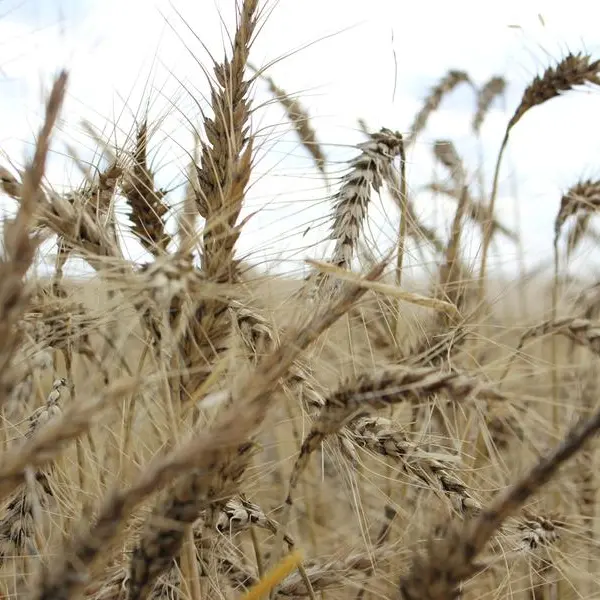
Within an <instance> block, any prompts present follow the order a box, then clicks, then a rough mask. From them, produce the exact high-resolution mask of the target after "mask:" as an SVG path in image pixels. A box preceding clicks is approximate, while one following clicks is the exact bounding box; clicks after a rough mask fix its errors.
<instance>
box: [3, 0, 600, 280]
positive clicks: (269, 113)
mask: <svg viewBox="0 0 600 600" xmlns="http://www.w3.org/2000/svg"><path fill="white" fill-rule="evenodd" d="M263 5H264V4H263ZM265 10H266V11H268V12H269V13H270V14H269V16H268V18H267V19H266V20H264V22H263V26H262V29H261V31H260V32H259V34H258V36H257V38H256V43H255V46H254V48H253V50H252V55H251V58H252V60H253V62H254V63H256V64H258V65H259V66H264V65H266V64H269V63H270V62H272V61H275V63H274V64H273V65H272V66H271V67H270V68H269V71H268V73H269V74H270V75H271V76H272V77H273V78H274V79H275V81H276V82H277V83H278V85H279V86H281V87H283V88H284V89H286V91H288V92H290V93H293V94H296V95H299V96H300V97H301V99H302V101H303V104H304V105H305V107H306V108H307V109H308V110H309V112H310V114H311V116H312V118H313V123H314V125H315V127H316V129H317V135H318V137H319V140H320V141H322V142H323V144H324V146H325V149H326V152H327V155H328V157H329V158H330V159H331V161H332V163H334V164H333V166H332V167H331V169H330V172H331V173H332V175H335V174H336V173H339V172H341V169H342V168H343V161H345V160H347V159H348V158H351V157H352V156H353V151H352V145H353V144H356V143H357V142H359V141H361V140H362V139H363V138H362V136H361V134H360V132H359V130H358V126H357V119H359V118H363V119H365V120H366V122H367V123H368V125H369V126H370V127H371V128H373V129H379V128H380V127H381V126H386V127H389V128H392V129H398V130H400V131H406V130H407V129H408V127H409V125H410V123H411V121H412V119H413V117H414V115H415V113H416V111H417V110H418V109H419V107H420V105H421V102H422V99H423V98H424V96H425V95H426V94H427V91H428V89H429V88H430V87H431V86H432V85H433V84H434V83H435V82H436V81H437V80H438V79H439V78H440V77H441V76H442V75H443V74H444V73H445V72H446V71H447V70H448V69H450V68H460V69H464V70H466V71H467V72H468V73H469V74H470V76H471V77H472V79H473V80H474V81H475V82H476V83H477V84H483V83H484V82H485V81H486V80H487V79H488V78H489V77H490V76H492V75H496V74H498V75H503V76H505V77H506V78H507V79H508V81H509V89H508V91H507V94H506V98H505V101H504V103H498V104H497V105H496V106H495V109H494V111H493V112H492V113H491V115H490V116H489V118H488V120H487V121H486V124H485V126H484V128H483V136H482V138H483V153H484V160H485V168H486V172H487V179H488V187H489V185H490V183H491V171H492V169H493V164H494V161H495V157H496V153H497V151H498V147H499V144H500V141H501V139H502V135H503V130H504V127H505V125H506V122H507V119H508V118H509V117H510V114H511V113H512V111H514V109H515V107H516V106H517V105H518V103H519V99H520V96H521V93H522V91H523V88H524V87H525V85H527V83H528V82H529V81H530V80H531V78H532V77H533V76H534V75H535V74H538V73H540V72H541V71H543V69H544V68H545V67H546V66H547V65H548V64H551V63H555V62H556V61H557V60H559V59H560V58H561V57H562V56H564V54H565V53H566V52H567V51H569V50H571V51H579V50H583V51H586V52H589V53H591V54H592V55H597V56H600V33H598V26H597V24H598V22H600V5H596V3H594V2H591V1H589V0H584V1H580V0H578V1H571V2H569V3H564V2H555V1H554V0H552V1H549V0H543V1H541V0H540V1H533V0H530V1H528V2H522V1H515V0H505V1H504V2H502V3H483V2H480V1H478V2H475V1H468V2H467V1H459V2H453V3H449V2H442V1H435V2H433V1H421V2H418V3H407V2H402V1H399V0H371V1H370V2H365V1H364V0H279V1H278V2H273V1H272V0H271V1H270V2H268V3H267V4H266V7H265ZM234 15H235V11H234V0H172V1H171V2H167V1H165V0H0V39H2V52H1V54H0V56H1V57H2V59H1V60H0V69H1V70H0V84H1V85H2V88H1V90H0V91H1V93H0V108H1V109H2V115H3V118H2V129H1V131H2V134H1V137H0V149H1V150H2V151H4V152H6V153H7V154H8V155H9V156H11V157H12V158H13V160H16V161H17V162H22V160H23V157H24V156H25V153H26V152H27V151H28V148H29V146H28V143H30V142H31V139H32V132H33V131H36V130H37V127H38V125H39V118H40V114H41V100H42V98H43V91H44V90H47V88H48V82H49V80H50V76H51V75H52V73H54V72H56V70H57V69H59V68H61V67H67V68H68V69H69V70H70V72H71V83H70V89H69V98H68V102H67V105H66V108H65V112H64V116H65V117H66V122H65V123H64V124H62V126H61V134H60V135H59V136H58V138H57V142H56V144H55V147H54V149H55V150H56V155H55V157H54V159H53V161H52V164H51V169H50V172H49V176H50V178H51V179H52V180H53V182H54V183H55V184H57V185H59V184H60V183H64V182H67V181H71V182H77V181H78V179H77V177H78V174H77V171H76V170H74V169H73V168H67V166H66V163H65V161H64V159H63V158H62V157H61V155H60V153H62V152H64V145H61V141H65V140H66V141H70V142H71V143H73V144H75V145H76V146H77V147H78V148H79V150H80V153H81V154H82V156H83V157H84V158H86V159H90V160H93V156H94V154H93V152H94V150H95V146H94V144H93V143H92V142H91V141H90V140H89V139H88V138H86V137H85V136H84V135H82V134H81V131H80V128H79V121H80V119H81V118H86V119H89V120H90V121H92V122H93V123H95V124H96V125H97V126H98V127H100V128H104V129H105V132H106V134H107V135H111V136H112V137H113V139H114V138H115V137H116V138H118V139H120V140H123V139H125V137H126V136H127V135H128V134H129V133H130V131H131V126H132V122H133V118H134V116H135V115H136V114H138V115H141V114H143V112H144V110H145V109H146V108H147V107H148V108H149V111H150V115H151V118H153V119H156V120H157V122H158V120H160V123H161V128H160V132H159V133H157V134H156V135H155V136H154V137H153V139H152V147H153V150H154V151H155V158H154V160H155V164H156V166H157V167H158V168H159V171H158V176H159V181H160V183H161V184H162V185H165V186H167V187H169V186H172V185H176V184H177V183H180V182H181V181H182V171H183V170H184V169H185V168H186V162H187V159H186V155H187V153H189V152H190V150H191V148H192V135H191V133H190V131H191V125H192V124H193V125H196V124H197V123H198V122H199V120H200V119H199V107H200V108H205V106H206V103H205V101H204V98H203V94H204V93H205V91H206V85H205V74H204V73H203V71H202V68H201V65H204V66H208V65H209V64H210V63H209V61H208V54H207V52H210V53H211V54H212V55H213V56H214V57H215V58H216V59H219V58H220V57H221V56H222V54H223V45H224V41H225V42H226V40H227V39H228V35H229V34H230V33H231V32H232V29H233V24H234ZM253 97H254V102H255V106H258V107H259V108H258V109H257V110H256V113H255V115H254V126H255V128H257V129H258V130H259V131H260V134H261V136H260V139H261V145H260V149H259V155H258V158H259V160H258V163H257V167H256V175H257V177H256V178H255V180H254V183H253V186H252V189H251V192H250V197H249V201H248V207H247V209H246V213H250V212H253V211H254V210H256V209H257V208H258V207H263V210H262V212H261V213H260V214H258V215H256V216H254V217H253V218H252V219H251V220H250V222H249V226H248V229H247V231H246V232H245V235H244V237H243V239H242V240H241V246H240V250H241V251H242V252H243V253H249V254H250V255H251V256H253V257H254V258H255V259H256V260H261V261H262V260H266V261H271V262H278V263H279V265H280V266H281V267H283V268H285V269H286V270H290V269H298V268H299V266H300V265H301V261H302V259H303V258H304V257H306V256H308V255H310V254H311V252H309V251H308V249H307V248H308V247H309V246H310V245H312V244H314V243H315V242H318V241H319V240H321V239H322V238H323V237H324V235H326V233H327V228H326V226H327V222H326V219H325V218H326V216H327V211H328V210H329V207H330V204H328V202H327V199H326V194H327V191H326V189H325V188H324V186H323V183H322V181H321V180H320V179H319V177H318V174H317V173H316V171H315V170H314V168H313V167H312V165H311V162H310V160H309V159H308V157H307V155H306V154H305V152H304V151H303V150H302V149H301V148H300V147H299V146H298V144H297V140H296V138H295V136H294V134H293V133H292V132H291V131H290V126H289V124H288V123H287V122H286V121H285V119H284V117H283V113H282V112H281V110H280V109H279V107H277V106H272V105H271V106H263V103H264V102H266V101H268V100H269V96H268V94H267V93H266V90H265V88H264V86H263V85H258V86H257V87H256V88H255V89H254V90H253ZM503 104H504V106H503ZM599 108H600V97H599V90H597V89H586V90H580V91H576V92H574V93H572V94H570V95H569V96H568V97H565V98H560V99H557V100H554V101H552V102H549V103H547V104H546V105H544V106H542V107H539V108H537V109H535V110H532V111H531V112H530V113H528V114H527V115H526V117H525V118H523V120H522V122H521V123H519V125H518V127H516V128H515V130H514V134H513V135H512V137H511V141H510V146H509V153H508V157H507V158H508V160H507V161H506V162H505V164H504V169H503V171H502V180H501V189H500V192H501V193H500V196H499V198H498V216H499V218H500V219H501V220H502V221H503V222H504V223H505V224H506V225H509V226H514V225H515V220H514V219H515V197H514V192H515V191H516V192H517V194H518V205H519V212H520V222H521V226H522V230H523V233H524V240H525V253H526V256H527V257H528V261H529V263H530V264H535V263H536V262H537V261H538V260H540V259H543V258H545V257H549V256H550V254H549V253H550V252H551V240H552V223H553V219H554V216H555V214H556V210H557V208H558V204H559V201H560V196H561V193H562V192H563V191H564V190H565V189H566V188H568V187H569V186H570V185H572V184H573V183H575V182H576V181H577V180H578V179H579V178H581V177H596V176H600V173H599V172H598V158H599V157H600V136H599V135H598V131H599V130H600V127H599V123H598V121H599V120H598V116H597V115H598V114H600V113H599V110H598V109H599ZM473 110H474V96H473V92H472V90H470V89H469V88H467V87H465V88H462V89H459V90H457V91H456V92H455V93H454V94H453V95H452V96H451V97H449V98H448V99H447V100H445V101H444V103H443V105H442V108H441V110H440V111H438V112H437V113H436V114H435V115H434V117H433V118H432V119H431V121H430V124H429V126H428V129H427V131H426V132H425V134H424V135H423V136H422V137H421V138H420V141H419V142H418V144H417V145H416V147H415V148H414V150H413V151H411V154H410V156H409V164H408V174H409V179H410V184H411V189H412V191H413V193H416V192H417V191H418V189H419V186H421V185H423V184H425V183H427V182H428V181H430V180H431V177H432V173H433V169H434V166H433V162H432V160H431V147H432V143H433V141H434V140H436V139H439V138H450V139H452V140H453V141H454V142H455V143H456V145H457V147H458V148H459V150H460V152H461V153H462V154H463V155H464V156H465V161H466V162H467V166H468V168H469V169H470V170H471V172H473V171H474V170H475V168H476V166H477V162H476V161H477V156H478V148H477V145H476V143H475V140H474V139H473V137H472V136H471V134H470V132H469V128H470V122H471V118H472V114H473ZM115 123H116V124H117V126H116V131H115V127H114V124H115ZM111 124H112V125H113V127H112V128H111ZM438 171H439V170H438ZM439 175H440V176H442V175H443V173H442V172H441V171H439ZM180 192H181V190H180V189H177V190H176V191H175V192H174V197H175V198H177V194H178V193H180ZM450 207H451V204H450V203H448V202H445V203H443V202H442V201H440V200H439V199H438V200H434V199H432V198H429V197H426V196H424V195H421V196H419V197H418V198H417V212H418V213H419V215H420V216H421V217H422V218H423V219H424V220H425V221H427V222H428V223H438V224H439V226H440V227H442V228H444V227H447V225H448V218H449V215H450V214H451V213H450V212H449V208H450ZM371 214H372V217H373V219H372V223H371V225H372V226H371V228H370V230H369V232H368V239H371V240H375V241H376V242H377V243H378V244H380V245H382V247H383V246H385V244H386V243H389V241H390V240H391V236H392V235H393V232H394V230H395V229H396V227H397V220H398V215H397V213H396V212H395V211H394V209H393V207H392V206H391V205H389V204H386V203H383V204H382V203H381V202H377V201H376V202H374V203H373V206H372V212H371ZM311 223H314V224H315V226H314V227H313V228H312V229H311V230H309V231H308V233H306V230H307V227H308V226H309V225H310V224H311ZM319 223H320V224H321V225H320V226H317V225H318V224H319ZM443 231H445V229H443ZM471 241H472V243H473V244H474V246H473V247H472V248H471V250H472V251H473V252H475V251H476V248H477V245H478V239H477V237H476V236H473V238H472V239H471ZM127 249H128V252H130V253H131V255H132V256H134V257H136V258H137V257H139V256H140V254H141V251H140V249H139V247H137V245H136V244H130V243H128V245H127ZM501 250H502V254H501V257H502V258H501V260H502V263H503V264H504V265H505V266H506V267H507V268H508V267H511V265H514V261H515V255H516V251H515V248H514V247H512V246H510V245H507V244H503V245H502V248H501ZM582 256H583V257H584V258H585V257H587V254H585V253H584V255H582ZM416 262H418V259H415V263H416ZM584 262H585V260H584Z"/></svg>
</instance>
